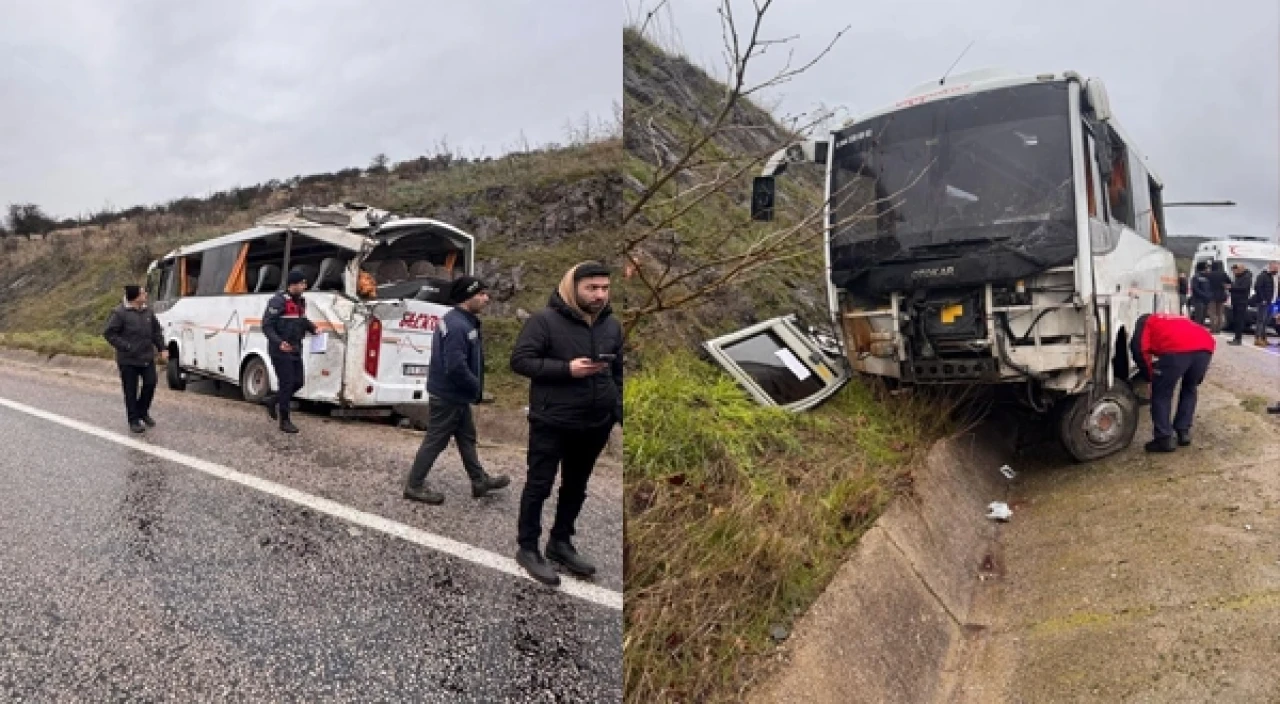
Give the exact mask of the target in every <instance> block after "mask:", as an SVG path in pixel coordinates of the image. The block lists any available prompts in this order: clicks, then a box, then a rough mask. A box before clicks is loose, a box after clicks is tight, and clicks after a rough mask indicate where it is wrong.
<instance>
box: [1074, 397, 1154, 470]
mask: <svg viewBox="0 0 1280 704" xmlns="http://www.w3.org/2000/svg"><path fill="white" fill-rule="evenodd" d="M1137 431H1138V398H1137V396H1135V395H1134V393H1133V389H1132V388H1130V386H1129V384H1128V383H1127V382H1124V381H1120V380H1118V379H1117V380H1116V382H1115V384H1114V385H1113V386H1112V387H1111V388H1110V389H1107V390H1106V391H1104V392H1102V393H1099V394H1087V393H1086V394H1080V395H1078V396H1073V397H1071V398H1069V399H1066V400H1065V401H1063V402H1062V409H1061V415H1060V416H1059V418H1058V434H1059V437H1060V438H1061V440H1062V445H1063V446H1064V447H1065V448H1066V450H1067V452H1068V453H1070V455H1071V457H1072V458H1073V459H1074V460H1075V461H1077V462H1092V461H1094V460H1099V459H1102V458H1103V457H1107V456H1108V455H1112V454H1115V453H1117V452H1119V451H1121V450H1123V449H1125V448H1126V447H1128V446H1129V444H1130V443H1132V442H1133V436H1134V434H1135V433H1136V432H1137Z"/></svg>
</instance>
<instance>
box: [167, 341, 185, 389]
mask: <svg viewBox="0 0 1280 704" xmlns="http://www.w3.org/2000/svg"><path fill="white" fill-rule="evenodd" d="M164 378H165V381H167V382H168V383H169V388H170V389H173V390H174V391H186V390H187V375H186V374H185V373H183V371H182V367H181V366H179V364H178V354H177V350H170V351H169V359H168V361H166V362H165V365H164Z"/></svg>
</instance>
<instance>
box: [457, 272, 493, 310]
mask: <svg viewBox="0 0 1280 704" xmlns="http://www.w3.org/2000/svg"><path fill="white" fill-rule="evenodd" d="M487 290H489V287H488V286H487V285H486V284H485V282H483V281H481V280H480V279H477V278H476V277H474V276H459V277H458V278H456V279H454V280H453V283H452V284H451V285H450V286H449V300H450V301H452V302H453V303H454V304H458V303H462V302H463V301H465V300H468V299H470V298H471V297H472V296H474V295H476V294H477V293H480V292H481V291H487Z"/></svg>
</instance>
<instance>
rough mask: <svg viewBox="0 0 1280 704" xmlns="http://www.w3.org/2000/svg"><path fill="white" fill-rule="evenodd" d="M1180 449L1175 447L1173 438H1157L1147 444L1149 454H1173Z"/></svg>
mask: <svg viewBox="0 0 1280 704" xmlns="http://www.w3.org/2000/svg"><path fill="white" fill-rule="evenodd" d="M1177 449H1178V448H1176V447H1174V446H1173V438H1156V439H1155V440H1152V441H1151V442H1149V443H1147V445H1146V450H1147V452H1173V451H1175V450H1177Z"/></svg>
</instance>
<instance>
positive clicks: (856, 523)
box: [624, 355, 947, 702]
mask: <svg viewBox="0 0 1280 704" xmlns="http://www.w3.org/2000/svg"><path fill="white" fill-rule="evenodd" d="M626 406H627V421H628V427H627V432H626V433H625V434H624V445H625V483H626V502H627V505H626V507H625V511H626V521H627V531H626V587H625V605H626V606H625V623H626V630H625V634H626V635H625V646H624V648H625V651H624V674H625V681H626V700H627V701H629V702H730V701H740V700H741V698H742V695H743V692H744V691H745V690H746V688H747V687H749V686H750V685H751V684H752V683H753V682H754V681H755V680H756V679H757V676H758V675H759V673H760V672H761V670H762V668H763V666H764V664H765V660H764V658H763V657H762V656H764V655H767V654H768V653H769V652H770V651H771V649H772V647H773V642H772V638H771V631H772V630H773V628H774V627H775V626H783V627H786V628H789V627H790V625H791V623H792V621H793V620H794V619H795V618H796V617H797V616H798V615H799V614H801V613H803V612H804V610H806V609H807V608H808V606H809V605H810V604H812V602H813V601H814V600H815V599H816V598H817V596H818V595H819V594H820V593H821V591H822V589H823V588H824V587H825V585H826V584H827V583H828V582H829V581H830V579H831V577H832V576H833V575H834V573H835V570H836V568H837V567H838V566H839V564H840V562H841V561H842V560H843V558H844V556H845V555H846V554H847V553H848V551H849V549H850V548H851V546H852V545H853V544H854V543H855V542H856V541H857V539H858V537H859V536H860V535H861V534H862V532H863V531H864V530H865V529H866V528H867V527H868V526H869V525H870V524H871V522H873V521H874V520H875V519H876V517H877V516H878V515H879V514H880V512H881V510H882V509H883V508H884V506H885V505H886V504H887V502H888V501H889V500H890V498H891V497H892V496H894V494H895V493H896V492H897V491H899V490H901V489H903V488H905V487H907V486H909V484H910V474H909V467H911V466H912V461H913V459H914V458H915V453H916V452H918V451H919V448H924V447H927V445H928V444H929V441H930V440H932V439H933V438H935V437H937V436H939V435H940V434H941V433H942V432H943V431H944V429H945V427H946V425H947V421H946V420H945V417H946V416H945V414H944V413H943V412H941V411H939V410H937V407H936V406H935V407H934V409H933V410H929V409H928V408H927V405H926V402H924V401H910V400H896V399H890V398H888V397H887V396H884V395H881V394H878V393H875V392H873V391H871V390H870V389H869V388H867V387H865V386H863V385H861V384H860V383H855V384H851V385H850V386H849V387H848V388H846V389H845V390H843V391H842V392H841V393H840V394H839V395H837V397H835V398H834V399H832V400H831V401H830V402H828V403H827V404H826V405H824V406H823V407H822V408H821V409H819V410H817V411H815V412H811V413H804V414H791V413H787V412H785V411H779V410H776V409H767V408H764V407H761V406H759V405H757V404H756V403H755V402H754V401H751V400H749V399H748V398H747V396H746V395H745V394H744V393H743V392H742V391H741V390H740V389H739V388H738V386H737V385H736V384H735V383H734V382H733V381H731V380H730V379H729V378H728V377H726V376H725V375H724V374H722V373H720V372H719V371H718V370H717V369H716V368H713V367H710V366H709V365H707V364H705V363H702V362H699V361H697V360H695V359H693V358H692V357H691V356H687V355H674V356H670V357H666V358H664V359H661V360H657V361H656V363H655V364H653V365H651V366H649V368H647V369H645V370H643V371H640V372H638V373H635V374H632V375H631V376H629V377H628V380H627V388H626ZM637 428H642V429H643V430H641V431H639V432H637V430H636V429H637Z"/></svg>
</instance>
